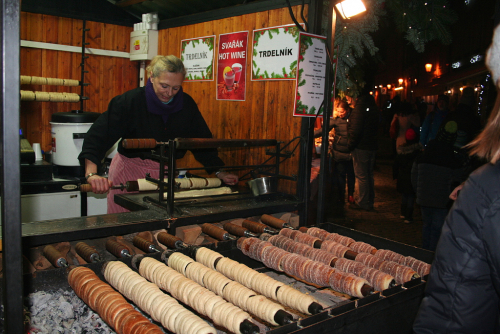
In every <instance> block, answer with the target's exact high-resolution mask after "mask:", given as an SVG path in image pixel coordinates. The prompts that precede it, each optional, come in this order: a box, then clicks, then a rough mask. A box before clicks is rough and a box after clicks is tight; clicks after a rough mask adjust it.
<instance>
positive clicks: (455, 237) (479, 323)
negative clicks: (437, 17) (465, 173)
mask: <svg viewBox="0 0 500 334" xmlns="http://www.w3.org/2000/svg"><path fill="white" fill-rule="evenodd" d="M486 64H487V66H488V68H489V69H490V71H491V72H492V76H493V79H494V83H495V85H496V86H497V89H500V26H497V28H496V29H495V33H494V37H493V43H492V45H491V46H490V48H489V49H488V54H487V57H486ZM468 147H469V148H470V154H471V155H476V156H478V157H479V158H483V159H485V160H487V161H488V163H486V164H485V165H483V166H482V167H480V168H478V169H477V170H475V171H474V172H473V173H472V174H471V175H470V176H469V178H468V179H467V181H466V182H465V184H464V185H463V187H462V189H461V190H460V193H459V194H458V196H456V201H455V203H454V205H453V207H452V209H451V211H450V213H449V214H448V216H447V217H446V220H445V224H444V226H443V229H442V232H441V237H440V239H439V242H438V246H437V249H436V256H435V260H434V262H433V264H432V269H431V272H430V277H429V280H428V283H427V288H426V291H425V297H424V299H423V301H422V304H421V305H420V309H419V312H418V315H417V318H416V320H415V323H414V326H413V329H414V332H415V333H417V334H421V333H498V332H499V330H500V321H499V319H500V306H499V305H500V304H499V302H500V252H499V247H498V244H499V241H500V97H497V101H496V103H495V106H494V108H493V110H492V112H491V114H490V117H489V120H488V123H487V124H486V126H485V128H484V129H483V131H482V132H481V133H480V134H479V135H478V136H477V137H476V138H475V139H474V140H473V141H472V142H471V143H470V144H469V145H468Z"/></svg>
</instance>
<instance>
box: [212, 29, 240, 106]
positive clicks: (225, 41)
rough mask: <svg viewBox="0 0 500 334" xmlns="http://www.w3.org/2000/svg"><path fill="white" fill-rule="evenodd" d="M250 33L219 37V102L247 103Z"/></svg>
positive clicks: (235, 33)
mask: <svg viewBox="0 0 500 334" xmlns="http://www.w3.org/2000/svg"><path fill="white" fill-rule="evenodd" d="M247 44H248V31H241V32H234V33H230V34H223V35H219V52H218V57H217V59H218V65H217V100H231V101H245V84H246V69H247Z"/></svg>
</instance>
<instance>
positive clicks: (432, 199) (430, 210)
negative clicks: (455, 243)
mask: <svg viewBox="0 0 500 334" xmlns="http://www.w3.org/2000/svg"><path fill="white" fill-rule="evenodd" d="M456 137H457V123H455V122H453V121H451V122H448V123H446V125H445V126H444V127H442V128H440V129H439V132H438V134H437V135H436V138H435V139H433V140H431V141H430V142H429V144H428V145H427V147H426V148H425V150H424V153H423V154H422V155H421V156H419V157H418V158H417V159H416V160H415V163H414V166H413V168H412V184H413V187H414V188H415V191H416V194H417V203H418V204H419V205H420V212H421V213H422V223H423V228H422V247H423V248H424V249H427V250H431V251H434V250H435V249H436V245H437V242H438V239H439V235H440V234H441V228H442V226H443V224H444V220H445V218H446V215H447V214H448V211H449V209H450V207H451V204H452V201H451V199H450V198H449V196H450V194H451V192H452V191H453V189H454V188H455V187H456V186H458V185H459V184H460V183H462V182H463V181H464V180H465V178H466V177H467V167H466V166H464V165H463V164H462V159H461V158H460V156H459V155H457V153H456V152H455V149H454V147H453V143H454V142H455V139H456Z"/></svg>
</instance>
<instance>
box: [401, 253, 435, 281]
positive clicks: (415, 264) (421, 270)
mask: <svg viewBox="0 0 500 334" xmlns="http://www.w3.org/2000/svg"><path fill="white" fill-rule="evenodd" d="M403 264H404V265H405V266H408V267H410V268H412V269H413V270H415V271H416V272H417V273H418V274H419V275H420V276H422V277H423V276H425V275H428V274H429V273H430V272H431V265H430V264H428V263H426V262H423V261H420V260H417V259H415V258H414V257H411V256H407V257H405V261H404V263H403Z"/></svg>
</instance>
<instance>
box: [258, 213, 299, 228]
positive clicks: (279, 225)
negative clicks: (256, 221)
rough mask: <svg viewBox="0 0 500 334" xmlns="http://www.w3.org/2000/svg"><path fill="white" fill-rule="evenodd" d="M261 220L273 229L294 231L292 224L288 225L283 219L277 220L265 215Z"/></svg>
mask: <svg viewBox="0 0 500 334" xmlns="http://www.w3.org/2000/svg"><path fill="white" fill-rule="evenodd" d="M260 220H261V221H262V222H263V223H264V224H266V225H269V226H271V227H274V228H279V229H282V228H289V229H292V230H293V229H294V228H293V227H292V226H290V224H288V223H287V222H286V221H284V220H282V219H279V218H275V217H273V216H270V215H266V214H263V215H262V216H261V217H260Z"/></svg>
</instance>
